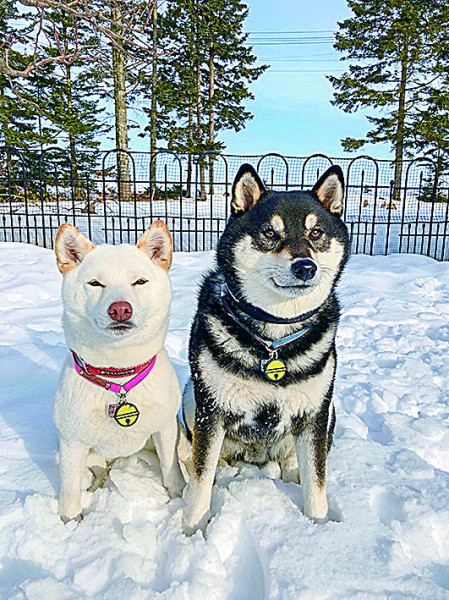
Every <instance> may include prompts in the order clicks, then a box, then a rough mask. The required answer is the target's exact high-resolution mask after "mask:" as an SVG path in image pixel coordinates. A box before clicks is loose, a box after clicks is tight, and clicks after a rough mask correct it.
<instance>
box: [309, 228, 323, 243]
mask: <svg viewBox="0 0 449 600" xmlns="http://www.w3.org/2000/svg"><path fill="white" fill-rule="evenodd" d="M323 233H324V231H323V230H322V229H318V228H317V227H315V229H312V231H311V232H310V234H309V236H310V238H312V240H319V239H320V237H322V235H323Z"/></svg>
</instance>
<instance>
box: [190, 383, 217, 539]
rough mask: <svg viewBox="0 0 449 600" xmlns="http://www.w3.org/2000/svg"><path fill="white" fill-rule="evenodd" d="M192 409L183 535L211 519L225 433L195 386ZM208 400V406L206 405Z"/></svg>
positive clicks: (205, 398) (199, 527) (204, 525)
mask: <svg viewBox="0 0 449 600" xmlns="http://www.w3.org/2000/svg"><path fill="white" fill-rule="evenodd" d="M195 388H196V389H195V399H196V400H197V399H198V400H199V402H197V404H196V409H195V425H194V429H193V440H192V453H193V472H192V473H191V477H190V481H189V484H188V487H187V491H186V506H185V508H184V515H183V531H184V533H185V534H187V535H191V534H192V533H194V532H195V531H196V530H197V529H202V530H203V531H204V529H205V528H206V526H207V523H208V521H209V518H210V501H211V495H212V486H213V483H214V476H215V470H216V468H217V463H218V459H219V458H220V452H221V448H222V445H223V439H224V436H225V430H224V427H223V422H222V419H221V418H220V416H219V414H218V413H217V412H215V411H214V410H213V409H212V406H211V404H212V403H211V402H210V399H209V398H207V397H201V398H199V394H197V386H195ZM208 400H209V402H208Z"/></svg>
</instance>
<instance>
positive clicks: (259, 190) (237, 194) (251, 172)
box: [231, 164, 265, 215]
mask: <svg viewBox="0 0 449 600" xmlns="http://www.w3.org/2000/svg"><path fill="white" fill-rule="evenodd" d="M264 192H265V188H264V185H263V183H262V181H261V179H260V177H259V175H258V174H257V172H256V170H255V169H254V167H252V166H251V165H248V164H244V165H242V166H241V167H240V169H239V170H238V173H237V175H236V176H235V179H234V183H233V185H232V202H231V210H232V214H233V215H239V214H242V213H244V212H246V211H247V210H249V209H250V208H251V207H252V206H254V204H256V202H257V201H258V200H259V199H260V197H261V196H262V194H263V193H264Z"/></svg>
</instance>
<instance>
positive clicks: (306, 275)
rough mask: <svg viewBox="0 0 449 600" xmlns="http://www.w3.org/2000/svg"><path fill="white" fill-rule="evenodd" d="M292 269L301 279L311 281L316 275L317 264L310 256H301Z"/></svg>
mask: <svg viewBox="0 0 449 600" xmlns="http://www.w3.org/2000/svg"><path fill="white" fill-rule="evenodd" d="M292 271H293V274H294V275H295V277H297V278H298V279H300V280H301V281H309V279H313V278H314V277H315V275H316V272H317V266H316V264H315V263H314V262H313V260H310V258H300V259H298V260H295V262H294V263H293V264H292Z"/></svg>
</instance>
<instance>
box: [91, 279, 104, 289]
mask: <svg viewBox="0 0 449 600" xmlns="http://www.w3.org/2000/svg"><path fill="white" fill-rule="evenodd" d="M87 285H91V286H92V287H103V288H104V287H106V286H105V285H103V284H102V283H100V282H99V281H97V280H96V279H92V281H88V282H87Z"/></svg>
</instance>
